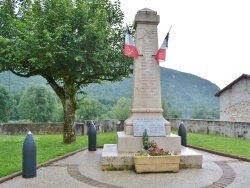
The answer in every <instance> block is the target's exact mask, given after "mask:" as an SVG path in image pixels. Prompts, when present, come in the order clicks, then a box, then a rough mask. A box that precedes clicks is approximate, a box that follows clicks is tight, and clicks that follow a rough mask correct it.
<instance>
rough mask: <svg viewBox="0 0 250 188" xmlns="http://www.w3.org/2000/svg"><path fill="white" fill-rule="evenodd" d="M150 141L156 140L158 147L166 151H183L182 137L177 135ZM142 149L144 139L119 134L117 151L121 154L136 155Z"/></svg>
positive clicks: (152, 138) (153, 138)
mask: <svg viewBox="0 0 250 188" xmlns="http://www.w3.org/2000/svg"><path fill="white" fill-rule="evenodd" d="M149 140H154V141H155V142H156V143H157V145H158V147H159V148H163V149H164V150H165V151H177V152H179V151H181V137H180V136H177V135H175V134H170V135H166V136H164V137H149ZM142 149H143V145H142V137H134V136H133V135H127V134H125V132H124V131H122V132H117V150H118V152H119V153H129V152H133V153H135V152H138V151H141V150H142Z"/></svg>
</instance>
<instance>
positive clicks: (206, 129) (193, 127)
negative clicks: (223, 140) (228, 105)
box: [168, 119, 250, 140]
mask: <svg viewBox="0 0 250 188" xmlns="http://www.w3.org/2000/svg"><path fill="white" fill-rule="evenodd" d="M168 121H169V122H170V123H171V128H172V129H173V130H178V128H179V125H180V124H181V122H183V124H184V125H185V128H186V130H187V132H194V133H204V134H219V135H222V136H228V137H235V138H245V139H249V140H250V123H248V122H230V121H211V120H185V119H168Z"/></svg>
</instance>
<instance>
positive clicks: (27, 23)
mask: <svg viewBox="0 0 250 188" xmlns="http://www.w3.org/2000/svg"><path fill="white" fill-rule="evenodd" d="M17 4H18V6H16V5H17ZM122 20H123V13H122V11H121V9H120V2H119V0H118V1H115V2H114V3H112V2H111V1H110V0H2V1H1V2H0V71H4V70H10V71H12V72H13V73H14V74H16V75H19V76H25V77H30V76H34V75H41V76H42V77H44V78H45V79H46V80H47V82H48V84H50V85H51V87H52V88H53V89H54V91H55V92H56V94H57V95H58V96H59V98H60V100H61V102H62V105H63V109H64V136H63V141H64V143H72V142H75V139H76V131H75V123H74V122H75V110H76V93H77V91H79V90H80V89H81V88H82V87H84V86H86V85H88V84H90V83H102V82H103V81H118V80H121V79H122V77H127V76H129V74H130V73H131V70H130V68H129V67H130V65H131V63H132V62H131V59H129V58H127V57H125V56H124V55H123V40H124V31H125V30H124V28H123V26H122Z"/></svg>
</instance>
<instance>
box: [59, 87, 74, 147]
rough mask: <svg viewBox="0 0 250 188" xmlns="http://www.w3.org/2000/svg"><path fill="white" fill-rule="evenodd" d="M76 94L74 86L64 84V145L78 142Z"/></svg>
mask: <svg viewBox="0 0 250 188" xmlns="http://www.w3.org/2000/svg"><path fill="white" fill-rule="evenodd" d="M75 96H76V92H75V88H74V86H73V84H66V83H64V100H63V101H62V102H63V109H64V128H63V143H65V144H70V143H74V142H75V141H76V127H75V111H76V98H75Z"/></svg>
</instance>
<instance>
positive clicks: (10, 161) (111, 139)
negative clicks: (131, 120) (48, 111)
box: [0, 133, 116, 178]
mask: <svg viewBox="0 0 250 188" xmlns="http://www.w3.org/2000/svg"><path fill="white" fill-rule="evenodd" d="M25 137H26V135H20V136H4V135H0V148H1V151H0V178H1V177H4V176H6V175H9V174H12V173H14V172H17V171H20V170H21V169H22V147H23V142H24V139H25ZM34 139H35V142H36V146H37V164H42V163H44V162H46V161H49V160H51V159H54V158H56V157H58V156H61V155H64V154H67V153H69V152H72V151H76V150H79V149H83V148H85V147H88V137H87V136H77V138H76V143H74V144H70V145H65V144H63V143H62V140H63V136H62V135H34ZM112 143H116V133H105V134H98V135H97V146H102V145H103V144H112Z"/></svg>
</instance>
